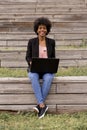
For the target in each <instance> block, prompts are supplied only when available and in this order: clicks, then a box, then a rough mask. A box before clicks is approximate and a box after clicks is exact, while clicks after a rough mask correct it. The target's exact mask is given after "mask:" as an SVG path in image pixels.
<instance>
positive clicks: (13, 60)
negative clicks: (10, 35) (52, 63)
mask: <svg viewBox="0 0 87 130" xmlns="http://www.w3.org/2000/svg"><path fill="white" fill-rule="evenodd" d="M25 56H26V50H25V51H24V50H14V51H13V50H7V51H3V50H2V51H1V52H0V67H7V68H27V66H28V65H27V62H26V60H25ZM56 57H57V58H59V59H60V63H59V66H60V67H70V66H76V67H79V66H83V67H84V66H87V49H84V50H82V49H81V50H78V49H76V50H56Z"/></svg>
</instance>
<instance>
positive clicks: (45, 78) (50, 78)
mask: <svg viewBox="0 0 87 130" xmlns="http://www.w3.org/2000/svg"><path fill="white" fill-rule="evenodd" d="M53 78H54V74H46V75H45V76H44V77H43V79H44V80H47V81H50V80H53Z"/></svg>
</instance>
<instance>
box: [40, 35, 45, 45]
mask: <svg viewBox="0 0 87 130" xmlns="http://www.w3.org/2000/svg"><path fill="white" fill-rule="evenodd" d="M39 45H41V46H46V41H45V37H39Z"/></svg>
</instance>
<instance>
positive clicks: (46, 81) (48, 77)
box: [41, 73, 54, 101]
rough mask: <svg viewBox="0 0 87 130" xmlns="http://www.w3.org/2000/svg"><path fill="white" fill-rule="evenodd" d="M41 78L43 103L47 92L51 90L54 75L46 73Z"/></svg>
mask: <svg viewBox="0 0 87 130" xmlns="http://www.w3.org/2000/svg"><path fill="white" fill-rule="evenodd" d="M42 78H43V83H42V87H41V89H42V90H41V91H42V96H43V101H45V99H46V97H47V95H48V93H49V90H50V88H51V83H52V81H53V78H54V74H50V73H47V74H44V75H43V77H42Z"/></svg>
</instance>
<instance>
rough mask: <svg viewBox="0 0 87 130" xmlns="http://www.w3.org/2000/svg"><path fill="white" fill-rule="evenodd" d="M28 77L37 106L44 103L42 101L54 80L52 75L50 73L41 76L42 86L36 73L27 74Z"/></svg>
mask: <svg viewBox="0 0 87 130" xmlns="http://www.w3.org/2000/svg"><path fill="white" fill-rule="evenodd" d="M28 77H29V78H30V80H31V83H32V88H33V90H34V93H35V97H36V99H37V102H38V104H41V103H44V101H45V99H46V97H47V95H48V93H49V90H50V87H51V83H52V81H53V78H54V74H50V73H46V74H44V75H43V76H42V80H43V81H42V85H41V84H40V82H39V74H38V73H32V72H29V73H28Z"/></svg>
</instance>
